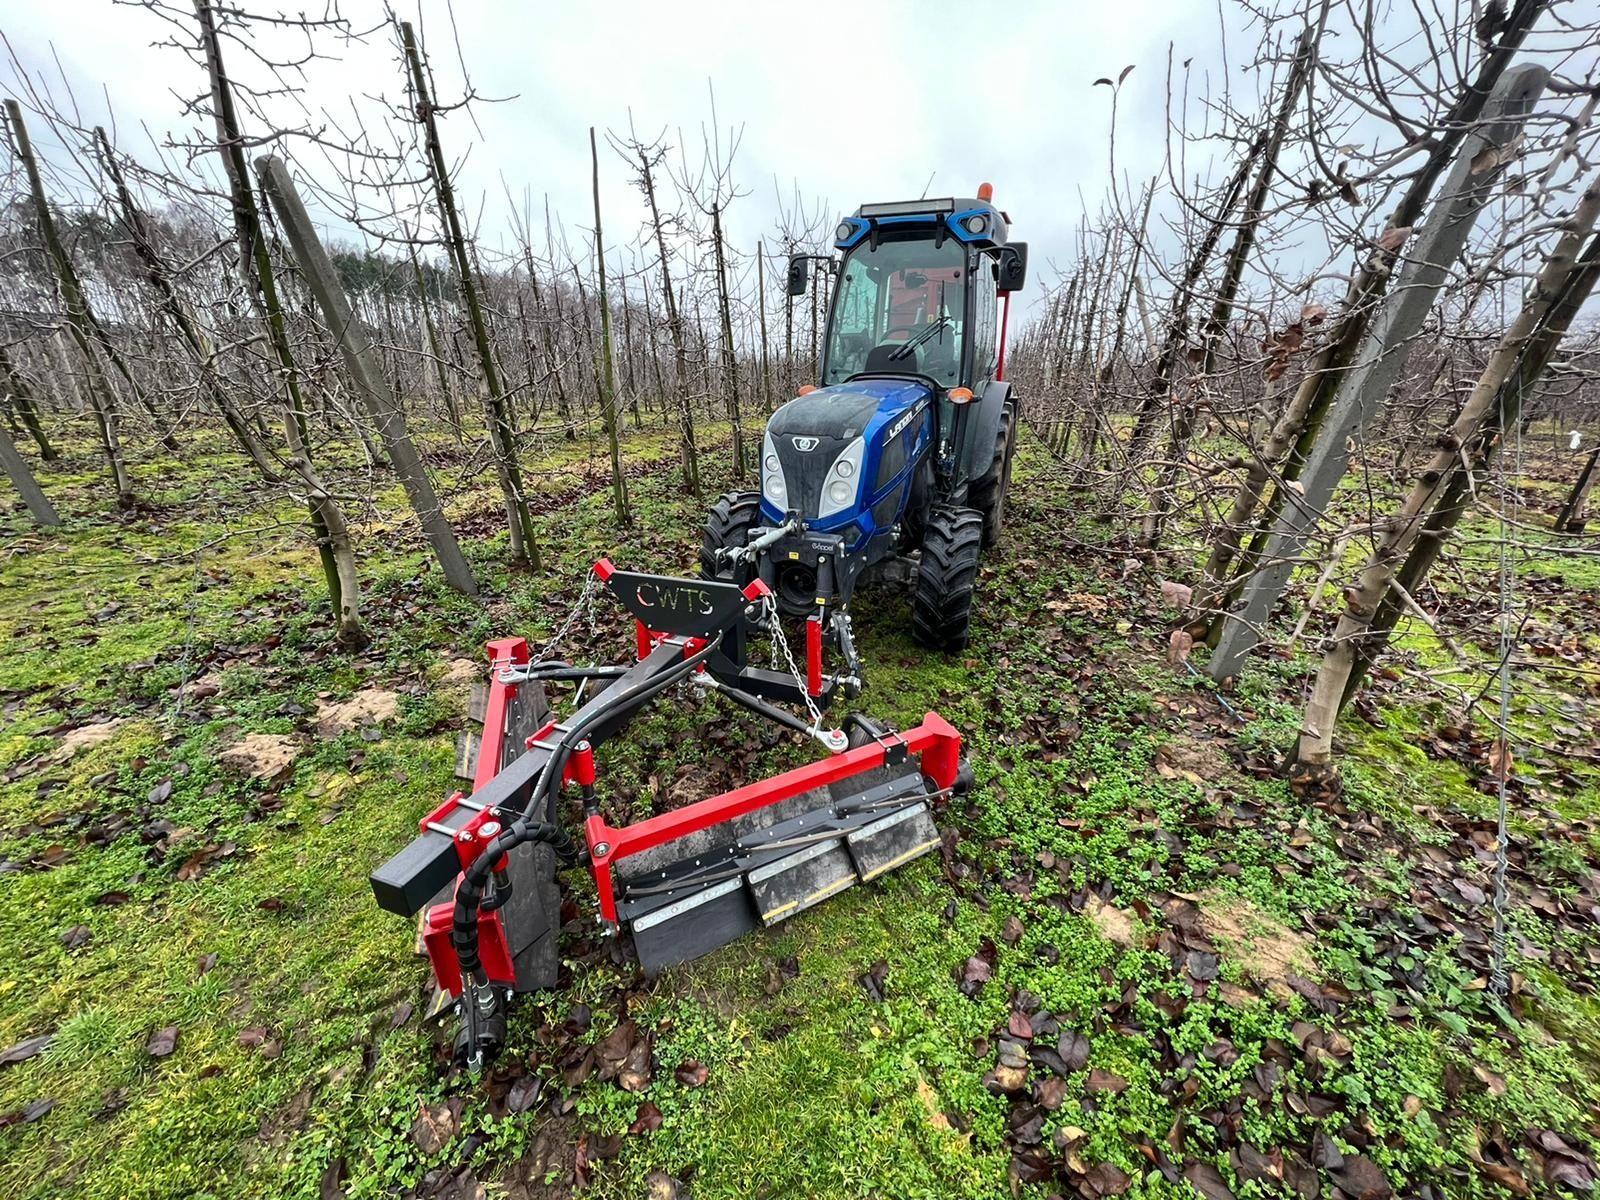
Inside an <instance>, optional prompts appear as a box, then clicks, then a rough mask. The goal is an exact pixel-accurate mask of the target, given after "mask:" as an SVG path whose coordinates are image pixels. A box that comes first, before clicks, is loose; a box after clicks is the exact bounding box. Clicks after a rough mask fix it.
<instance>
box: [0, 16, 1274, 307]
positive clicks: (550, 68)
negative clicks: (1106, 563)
mask: <svg viewBox="0 0 1600 1200" xmlns="http://www.w3.org/2000/svg"><path fill="white" fill-rule="evenodd" d="M244 4H245V6H246V7H248V8H252V9H255V10H259V11H263V12H272V11H277V6H276V5H273V4H262V3H260V0H244ZM176 7H177V8H179V9H180V10H182V9H184V8H186V7H187V5H183V4H177V5H176ZM284 7H287V8H290V9H293V8H297V7H300V6H299V5H290V4H286V5H284ZM305 7H315V6H314V5H306V6H305ZM451 8H452V6H450V5H447V4H446V3H445V0H400V3H398V4H397V11H398V12H399V13H400V15H401V16H403V17H410V18H412V19H414V20H417V21H418V23H419V25H420V27H421V29H422V32H423V36H424V39H425V42H426V44H427V47H428V50H429V52H430V54H431V57H432V59H433V63H434V70H435V73H436V76H437V80H438V87H439V92H440V97H441V99H445V100H448V99H450V98H451V97H452V95H453V94H454V95H459V94H460V90H461V79H462V74H461V68H460V65H459V63H460V62H461V61H464V62H465V64H466V66H467V69H468V71H469V72H470V76H471V80H472V84H473V86H474V87H475V89H476V90H477V92H478V93H479V94H480V95H482V96H485V97H496V96H499V97H510V99H507V100H506V101H505V102H503V103H498V104H489V103H481V104H478V105H476V106H475V108H474V110H473V116H475V118H476V127H475V126H474V122H473V120H472V119H471V118H470V117H469V116H468V115H466V114H465V113H455V114H451V115H450V116H448V117H447V118H446V119H445V121H444V127H443V137H444V139H445V142H446V148H447V151H448V152H449V153H450V155H451V156H452V158H453V159H456V160H461V159H463V158H464V160H465V161H464V163H463V165H462V168H461V176H460V180H461V191H462V194H463V199H464V201H466V202H467V204H468V205H469V207H470V208H471V210H472V211H473V212H474V213H477V214H481V229H482V233H483V236H484V238H485V240H486V241H487V242H488V243H490V244H491V245H493V244H496V243H500V242H503V241H504V240H505V239H506V237H507V235H508V229H509V225H508V222H507V220H506V216H505V214H506V209H507V207H508V206H507V204H506V201H505V194H506V193H505V188H506V187H507V186H509V188H510V190H511V193H512V194H513V195H514V196H517V197H518V198H519V202H520V197H521V196H522V195H523V194H524V193H525V192H526V193H527V194H530V195H531V197H532V200H533V204H534V205H535V206H536V207H537V206H539V205H541V204H542V200H543V197H544V196H545V195H546V194H548V196H549V199H550V203H551V206H552V208H553V209H554V210H555V212H556V213H557V214H558V215H559V216H560V217H561V218H562V219H563V220H564V222H565V224H566V226H567V228H568V231H569V236H571V238H572V240H573V241H574V243H575V244H577V245H582V244H583V242H584V241H586V239H587V236H588V234H587V230H588V227H589V226H590V225H591V224H592V219H591V217H590V215H589V212H590V200H589V194H588V187H589V162H588V128H589V126H590V125H594V126H596V127H598V129H599V130H600V131H601V133H602V135H603V133H604V131H605V130H607V129H612V130H619V131H622V130H626V128H627V124H628V117H629V112H630V110H631V112H632V114H633V118H634V121H635V123H636V126H637V128H638V129H639V131H640V133H641V134H644V135H646V136H648V137H653V136H655V135H656V134H657V133H659V132H660V131H661V130H662V129H663V128H665V129H666V130H667V133H668V137H669V139H670V140H672V141H674V142H676V141H677V140H678V137H679V131H681V133H682V137H683V140H684V141H685V142H686V143H688V145H689V146H690V148H691V155H692V157H693V158H694V159H698V156H699V144H700V129H701V126H702V124H703V123H706V122H708V121H709V119H710V103H709V98H708V89H707V84H708V81H709V82H710V83H711V84H712V85H714V87H715V90H716V100H717V108H718V113H719V115H720V117H721V119H722V124H723V125H725V126H726V125H729V124H731V125H733V126H735V127H742V130H743V140H742V143H741V145H740V148H739V153H738V157H737V159H736V161H735V163H734V174H735V178H736V180H737V182H738V183H739V184H740V186H741V187H742V188H744V189H746V190H747V191H748V192H749V195H748V196H747V197H746V198H745V199H743V200H740V201H738V202H737V203H736V204H735V205H734V206H733V208H732V209H731V210H730V213H729V220H728V226H729V229H728V233H729V237H730V239H731V240H732V241H733V242H734V244H735V245H737V246H739V247H740V248H741V249H743V250H746V251H748V250H751V249H753V248H754V244H755V241H756V239H757V238H758V237H761V236H763V235H765V236H769V237H770V235H771V233H772V231H773V229H774V227H775V222H776V219H777V211H778V201H777V196H776V192H777V191H778V190H780V189H781V190H782V191H783V192H784V193H785V195H786V196H787V195H791V194H792V192H793V189H794V186H795V184H796V182H798V184H799V187H800V188H801V190H802V191H803V192H804V194H805V195H806V196H808V197H817V198H826V200H827V201H828V208H829V210H830V220H829V224H830V227H831V224H832V220H833V218H834V217H836V216H837V215H838V214H840V213H843V212H848V211H850V210H851V209H853V208H854V207H855V206H856V205H857V204H858V203H861V202H863V201H877V200H895V199H902V198H907V197H916V196H919V195H921V194H922V192H923V189H924V187H925V186H926V187H927V188H928V194H929V195H948V194H952V193H953V194H964V195H971V194H972V192H973V189H975V188H976V186H977V184H978V183H979V181H980V180H991V181H993V183H994V185H995V196H996V200H997V201H998V202H999V203H1000V204H1001V206H1002V207H1004V208H1006V209H1007V210H1008V211H1009V212H1010V214H1011V216H1012V218H1013V222H1014V230H1013V235H1014V236H1015V237H1018V238H1022V239H1026V240H1028V241H1029V242H1030V244H1031V246H1032V248H1033V262H1034V264H1035V267H1034V269H1035V273H1036V274H1035V278H1042V277H1043V276H1045V275H1047V274H1048V273H1049V265H1048V264H1049V263H1051V262H1054V263H1055V264H1056V265H1057V266H1060V267H1067V266H1070V264H1071V261H1072V258H1073V251H1072V247H1071V230H1072V227H1073V226H1074V224H1075V223H1076V221H1077V220H1078V216H1079V213H1080V209H1081V201H1080V195H1081V196H1082V197H1084V198H1085V199H1086V200H1087V202H1088V204H1089V205H1090V206H1091V207H1095V206H1098V205H1099V203H1100V202H1101V198H1102V196H1103V195H1104V193H1105V187H1106V179H1107V150H1108V138H1107V134H1108V131H1109V129H1110V120H1111V102H1112V95H1111V89H1110V88H1108V87H1104V86H1100V87H1096V86H1094V84H1093V81H1094V80H1095V79H1096V78H1097V77H1100V76H1107V75H1110V76H1116V75H1118V74H1119V73H1120V72H1121V71H1122V69H1123V68H1124V67H1127V66H1130V65H1131V66H1133V67H1134V70H1133V72H1132V73H1131V74H1130V75H1129V76H1128V78H1127V81H1126V83H1125V84H1124V85H1123V88H1122V91H1121V95H1120V99H1119V101H1118V103H1119V107H1120V113H1119V117H1118V128H1119V131H1120V132H1119V137H1118V147H1117V155H1118V158H1117V161H1118V167H1119V175H1120V174H1121V169H1122V168H1124V167H1125V168H1126V170H1127V171H1128V172H1129V173H1130V174H1131V175H1132V177H1134V178H1135V179H1138V178H1140V177H1146V178H1147V177H1148V176H1149V174H1150V173H1151V172H1152V171H1154V170H1155V169H1156V168H1157V167H1158V166H1159V163H1160V158H1161V154H1162V147H1163V143H1164V137H1165V133H1164V123H1163V105H1164V103H1165V86H1166V85H1165V78H1164V77H1165V72H1166V67H1167V53H1168V45H1169V43H1171V44H1172V47H1173V54H1174V58H1175V61H1177V62H1180V63H1181V62H1182V60H1184V59H1189V58H1193V59H1194V68H1193V70H1194V72H1195V75H1194V79H1193V82H1192V83H1191V89H1192V90H1193V91H1195V92H1200V91H1203V90H1204V89H1205V88H1207V87H1210V88H1220V87H1221V86H1222V73H1221V66H1222V64H1223V62H1224V50H1223V44H1222V42H1223V39H1222V36H1221V34H1220V33H1219V29H1218V24H1217V21H1218V18H1217V15H1216V11H1215V9H1214V8H1211V7H1210V6H1208V5H1199V4H1195V3H1193V2H1192V0H1116V2H1115V3H1103V2H1102V3H1065V2H1062V0H1056V2H1040V3H1031V2H1030V3H1013V4H1008V5H1006V6H1004V7H1003V8H1000V7H993V6H989V5H979V4H974V3H971V2H970V0H968V2H966V3H943V2H926V0H925V2H922V3H915V4H911V3H888V4H863V3H835V2H833V0H822V2H819V3H812V4H806V5H788V4H784V5H778V4H761V3H751V2H748V0H747V2H746V3H729V4H721V3H719V4H705V3H694V4H671V5H669V4H661V3H635V2H633V0H622V2H616V0H613V2H611V3H599V4H558V5H537V6H536V5H533V4H528V3H518V2H514V0H454V3H453V11H454V17H455V32H456V39H458V41H459V54H460V58H459V59H458V57H457V48H456V45H455V43H454V42H453V40H452V37H451V29H450V20H449V17H450V13H451ZM341 12H342V13H343V15H344V16H345V17H347V18H349V20H350V24H351V26H352V27H353V28H357V29H360V28H363V27H367V28H371V27H374V26H381V24H382V22H383V12H384V10H383V6H382V4H381V2H380V0H343V3H342V4H341ZM0 29H3V30H4V32H5V34H6V36H7V38H8V40H9V41H10V44H11V47H12V51H13V54H14V55H15V56H16V59H17V60H18V62H19V63H20V64H21V66H22V68H23V69H24V70H26V71H28V72H29V73H31V74H32V75H34V76H35V77H36V78H39V79H42V80H44V81H46V82H47V83H49V85H50V86H51V87H52V89H54V90H55V91H57V92H58V93H60V92H61V91H62V87H61V82H60V81H61V77H62V75H63V74H64V75H65V78H66V81H67V82H68V83H69V84H70V87H71V90H72V92H73V93H74V95H75V97H76V100H77V102H78V104H79V105H80V106H81V108H82V111H83V113H84V116H85V118H86V123H92V122H93V121H104V120H106V119H107V117H108V116H109V117H111V118H112V119H114V121H115V124H116V127H117V130H118V140H119V144H120V146H121V147H122V148H123V149H124V150H127V151H129V152H131V153H134V154H135V155H140V156H145V155H147V154H148V152H149V149H150V142H151V136H153V137H154V139H155V140H156V141H158V142H159V141H164V140H168V139H173V138H176V139H178V140H182V139H183V138H184V136H185V133H186V130H187V128H189V127H190V126H191V125H192V123H188V124H186V122H185V119H184V118H183V116H182V112H181V100H180V96H181V97H183V98H187V97H189V96H190V95H192V94H193V93H195V92H197V91H198V90H199V86H200V83H201V79H200V76H199V73H198V71H197V70H196V69H195V68H193V67H192V66H191V65H190V64H189V63H188V61H187V60H186V59H185V57H184V56H183V54H182V53H181V52H179V51H178V50H176V49H173V48H171V47H161V46H156V45H153V44H152V43H155V42H158V41H160V40H162V39H164V38H166V37H168V36H169V34H170V31H169V30H168V29H167V28H166V27H165V26H164V25H163V24H162V22H161V21H160V20H159V19H158V18H156V17H154V16H153V15H152V14H150V13H148V12H145V11H143V10H142V9H139V8H129V7H123V6H117V5H113V4H111V3H110V0H57V2H56V3H48V4H47V3H38V2H36V0H0ZM1255 42H1256V36H1255V34H1254V33H1249V34H1245V33H1243V32H1242V31H1238V30H1235V31H1232V32H1231V34H1230V40H1229V44H1228V45H1227V47H1226V58H1227V60H1228V61H1231V62H1232V64H1233V67H1234V72H1235V86H1238V85H1239V80H1240V79H1241V78H1243V77H1242V75H1240V73H1239V67H1240V66H1241V64H1242V63H1244V62H1246V61H1247V60H1248V58H1249V56H1250V55H1251V54H1253V52H1254V50H1255ZM321 48H322V49H323V50H324V51H325V52H326V53H329V54H332V55H336V56H337V61H332V62H322V63H317V64H313V65H312V66H311V67H310V68H309V69H308V71H307V74H306V77H305V79H304V84H303V86H304V97H305V102H306V104H307V105H308V107H309V108H310V109H312V110H313V111H317V110H323V109H326V110H328V111H330V112H332V113H334V114H337V115H339V117H340V119H341V120H348V114H349V113H350V109H351V104H352V103H354V104H355V105H356V106H357V108H358V109H359V111H361V112H362V113H364V114H368V115H369V116H370V117H371V119H372V120H373V121H374V122H375V121H376V119H377V118H376V113H377V112H378V111H379V108H378V105H377V103H376V98H378V97H383V98H386V99H388V100H390V101H393V100H394V99H396V98H397V97H399V96H401V95H402V94H403V92H402V84H401V78H400V67H399V64H398V61H397V58H396V53H395V48H394V45H393V42H392V39H391V37H390V36H389V34H388V32H387V31H386V30H384V29H382V28H379V29H377V30H376V32H374V33H373V34H371V36H370V37H369V38H368V44H367V45H365V46H353V45H345V44H340V43H337V42H335V41H334V40H333V39H331V38H330V39H324V40H323V42H322V44H321ZM229 53H230V54H231V61H230V69H231V70H232V71H234V72H236V73H238V74H240V75H241V77H242V76H244V75H245V73H246V72H249V71H250V70H251V69H252V68H251V65H250V64H249V63H248V61H246V56H245V55H244V54H243V53H242V52H240V51H238V50H230V51H229ZM58 62H59V66H58ZM1245 86H1248V87H1250V88H1252V89H1253V88H1254V87H1255V86H1256V85H1255V84H1254V83H1247V84H1246V85H1245ZM107 98H109V105H110V109H111V111H110V113H109V114H108V113H107V112H106V103H107ZM293 119H294V118H292V117H288V116H286V117H284V122H285V123H289V122H290V121H291V120H293ZM298 119H299V121H300V122H301V123H303V122H304V120H305V118H304V117H303V116H301V117H299V118H298ZM142 127H144V128H142ZM145 128H147V129H148V130H149V135H147V134H146V133H145ZM248 132H259V131H258V130H250V131H248ZM40 140H41V141H43V140H45V139H40ZM602 149H603V150H604V146H603V144H602ZM294 153H295V155H296V156H297V157H298V158H299V160H300V162H301V163H302V165H303V168H304V169H309V170H311V171H316V170H317V169H318V161H319V160H318V158H317V156H316V155H315V154H312V153H307V152H306V151H305V150H303V149H302V150H298V151H294ZM1195 166H1196V164H1194V163H1193V162H1191V163H1190V167H1191V170H1193V169H1194V168H1195ZM601 170H602V177H601V186H602V189H603V200H604V212H605V219H606V225H607V239H608V243H610V244H613V245H615V244H618V243H620V242H625V241H626V240H628V239H629V238H630V237H631V236H632V235H633V234H634V233H635V232H636V230H637V229H638V228H639V224H640V221H641V219H642V209H641V206H640V203H639V201H638V199H637V196H636V194H635V193H634V192H633V191H632V190H631V188H630V186H629V183H628V175H627V171H626V168H625V167H624V165H623V163H622V162H621V161H620V160H619V159H618V158H617V157H616V155H614V154H611V153H609V152H607V153H605V156H604V158H603V159H602V164H601ZM930 175H931V176H932V183H931V184H929V182H928V181H929V177H930ZM502 179H503V180H504V184H502ZM775 181H776V186H775ZM1030 290H1032V291H1033V292H1034V294H1035V295H1036V296H1037V295H1038V294H1039V290H1038V289H1037V288H1034V289H1030Z"/></svg>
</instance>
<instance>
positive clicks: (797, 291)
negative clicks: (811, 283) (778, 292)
mask: <svg viewBox="0 0 1600 1200" xmlns="http://www.w3.org/2000/svg"><path fill="white" fill-rule="evenodd" d="M809 267H810V259H808V258H807V257H806V256H805V255H804V254H796V255H793V256H791V257H790V259H789V295H791V296H804V295H805V294H806V276H807V274H808V268H809Z"/></svg>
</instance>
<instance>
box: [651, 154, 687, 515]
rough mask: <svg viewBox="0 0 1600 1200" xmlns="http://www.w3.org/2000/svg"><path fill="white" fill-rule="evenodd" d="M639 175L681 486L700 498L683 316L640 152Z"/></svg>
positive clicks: (652, 176)
mask: <svg viewBox="0 0 1600 1200" xmlns="http://www.w3.org/2000/svg"><path fill="white" fill-rule="evenodd" d="M639 177H640V179H641V180H642V181H643V183H644V195H645V199H646V200H647V201H648V202H649V205H650V225H651V228H652V229H653V230H654V231H655V236H656V253H657V254H658V255H659V256H660V260H661V297H662V300H663V301H664V302H665V303H666V306H667V331H668V332H669V333H670V334H671V335H672V360H673V369H674V370H675V371H676V377H675V378H674V379H673V387H674V388H675V389H676V391H677V393H678V417H679V422H680V425H679V429H680V432H679V445H680V447H681V449H682V452H683V487H684V490H685V491H686V492H688V493H689V494H690V495H691V496H694V497H695V498H696V499H699V497H700V455H699V453H698V451H697V450H696V449H695V444H694V413H693V410H692V409H691V408H690V407H689V359H688V353H687V351H686V350H685V348H684V344H683V319H682V314H681V313H680V312H679V311H678V302H677V299H676V295H675V293H674V292H673V290H672V269H671V267H670V265H669V261H668V258H667V235H666V231H665V230H664V229H663V228H662V226H661V210H660V209H659V207H658V206H657V205H656V185H655V177H654V175H653V174H652V171H651V165H650V156H649V154H647V153H646V152H645V151H644V150H643V149H641V150H640V151H639Z"/></svg>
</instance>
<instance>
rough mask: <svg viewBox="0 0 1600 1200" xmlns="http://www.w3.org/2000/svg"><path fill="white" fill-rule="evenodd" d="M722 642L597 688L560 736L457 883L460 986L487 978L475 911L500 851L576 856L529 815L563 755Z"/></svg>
mask: <svg viewBox="0 0 1600 1200" xmlns="http://www.w3.org/2000/svg"><path fill="white" fill-rule="evenodd" d="M721 644H722V634H721V633H718V634H717V635H716V636H715V637H713V638H712V639H711V640H709V641H708V642H707V643H706V644H705V645H704V646H702V647H701V648H700V649H699V650H697V651H695V652H694V653H693V654H690V655H686V656H685V657H684V659H683V661H682V662H679V663H674V664H673V665H672V667H671V668H669V669H668V670H666V671H663V672H662V673H661V674H660V675H659V676H655V677H653V678H650V679H646V680H642V681H640V682H639V683H636V684H633V685H632V686H631V687H628V688H626V689H624V690H622V691H621V692H618V693H617V694H616V695H612V694H611V691H610V690H607V691H606V692H603V693H601V698H602V699H604V700H605V702H606V703H605V705H604V706H603V707H601V708H597V709H596V710H595V711H594V712H592V713H590V714H589V715H588V716H586V717H585V718H584V719H583V720H582V721H580V722H579V723H577V724H575V725H573V726H572V727H571V728H570V729H568V730H566V731H565V732H564V733H563V734H562V735H561V739H560V740H559V741H558V742H557V743H556V747H555V749H554V750H552V751H551V753H550V761H549V762H548V763H547V764H546V765H545V768H544V770H543V771H541V772H540V773H539V778H538V779H537V780H536V781H535V783H534V785H533V787H532V788H531V789H530V791H529V794H528V803H527V804H526V806H524V808H523V811H522V815H521V816H519V817H518V818H517V819H516V820H515V821H513V822H512V823H511V824H510V825H509V826H507V827H506V828H505V829H504V830H502V831H501V832H500V833H499V834H498V835H496V836H495V838H494V839H493V840H492V841H490V842H489V844H488V845H487V846H485V847H484V849H483V852H482V853H481V854H479V855H478V857H477V858H475V859H474V860H473V861H472V864H471V865H470V866H469V867H468V868H467V869H466V871H464V872H463V873H462V879H461V884H460V886H459V887H457V888H456V907H455V914H454V919H453V920H452V922H451V941H452V942H453V943H454V945H455V951H456V959H457V962H458V963H459V964H460V967H461V982H462V986H463V988H465V987H467V986H469V985H468V979H469V977H470V978H471V979H473V980H474V981H476V982H477V983H479V984H480V985H481V984H482V983H484V982H486V977H484V978H480V976H482V974H483V964H482V960H481V959H480V958H479V956H478V912H479V904H480V901H481V900H482V898H483V892H484V886H485V884H486V882H487V880H488V877H489V874H490V872H491V871H492V870H493V868H494V864H495V863H497V862H499V861H500V858H501V856H503V855H505V854H508V853H509V852H510V851H512V850H514V849H516V848H517V847H518V846H520V845H522V844H523V843H524V842H546V843H548V844H549V845H550V846H552V847H553V848H554V849H555V852H556V853H557V855H559V856H560V857H561V858H563V859H565V860H567V861H571V860H572V859H574V858H576V857H577V850H576V848H575V847H574V846H573V843H572V839H571V837H570V836H569V835H568V834H567V833H566V832H565V831H564V830H562V829H561V828H560V826H558V825H557V824H556V823H555V821H554V820H553V819H552V820H548V821H534V820H533V814H534V813H536V812H539V811H540V805H541V803H542V802H543V801H544V800H545V799H546V797H547V796H549V794H550V791H551V788H552V787H553V786H556V785H555V784H553V783H552V781H553V780H555V781H559V780H560V779H561V778H562V776H563V775H564V773H565V769H566V762H567V759H568V758H570V757H571V756H572V752H573V751H574V750H575V749H576V748H577V745H578V743H579V742H581V741H583V740H584V735H585V734H586V733H587V732H588V731H589V730H590V729H591V728H593V727H594V726H595V725H597V724H599V723H600V722H601V721H603V720H605V719H606V718H608V717H610V716H612V715H614V714H615V713H616V712H617V711H618V710H619V709H623V708H627V707H632V706H636V705H638V704H640V703H643V702H644V701H646V700H650V699H652V698H654V697H655V696H657V695H659V694H660V693H661V692H664V691H665V690H666V689H667V688H669V687H671V686H672V685H673V684H675V683H679V682H681V681H682V680H684V679H687V678H688V677H689V676H690V675H692V674H693V673H694V671H695V668H697V667H698V666H699V665H700V664H701V663H703V662H704V661H705V660H706V659H707V658H709V657H711V655H712V654H713V653H715V651H716V650H717V648H718V646H720V645H721ZM551 807H552V811H551V814H550V815H551V817H552V818H554V815H555V814H554V811H553V805H552V806H551Z"/></svg>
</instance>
